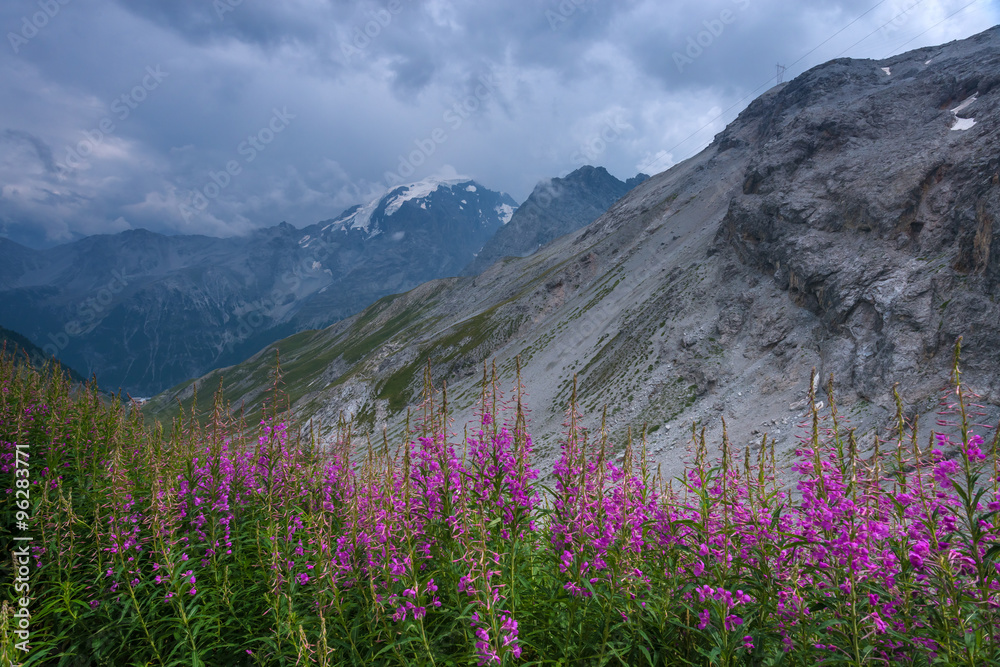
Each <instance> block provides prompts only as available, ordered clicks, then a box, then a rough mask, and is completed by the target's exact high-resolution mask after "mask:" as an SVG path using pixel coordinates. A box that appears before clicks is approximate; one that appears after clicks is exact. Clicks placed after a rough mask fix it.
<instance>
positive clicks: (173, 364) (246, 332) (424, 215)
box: [0, 179, 517, 396]
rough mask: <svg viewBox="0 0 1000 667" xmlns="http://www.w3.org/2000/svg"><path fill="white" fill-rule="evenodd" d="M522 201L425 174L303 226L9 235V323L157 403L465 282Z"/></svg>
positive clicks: (108, 383)
mask: <svg viewBox="0 0 1000 667" xmlns="http://www.w3.org/2000/svg"><path fill="white" fill-rule="evenodd" d="M516 206H517V204H516V202H515V201H514V200H513V199H511V198H510V196H509V195H506V194H504V193H499V192H494V191H492V190H489V189H487V188H484V187H483V186H481V185H478V184H476V183H475V182H473V181H470V180H468V179H454V180H452V181H436V180H427V181H421V182H420V183H414V184H410V185H401V186H398V187H395V188H392V189H391V190H390V191H389V192H387V193H386V194H385V195H383V196H381V197H377V198H375V199H374V200H372V201H371V202H369V203H368V204H366V205H365V206H355V207H352V208H350V209H348V210H347V211H344V212H343V213H342V214H341V215H339V216H338V217H336V218H334V219H331V220H327V221H324V222H321V223H318V224H315V225H311V226H309V227H306V228H305V229H301V230H300V229H296V228H295V227H293V226H292V225H289V224H287V223H281V224H279V225H276V226H274V227H270V228H266V229H260V230H256V231H254V232H251V233H250V234H248V235H246V236H243V237H236V238H227V239H219V238H210V237H206V236H184V235H181V236H164V235H161V234H155V233H152V232H149V231H146V230H130V231H127V232H122V233H120V234H111V235H100V236H91V237H87V238H84V239H81V240H78V241H75V242H72V243H67V244H65V245H61V246H56V247H53V248H48V249H45V250H32V249H29V248H25V247H24V246H21V245H18V244H17V243H14V242H12V241H9V240H7V239H3V238H0V325H5V326H8V327H10V328H13V329H15V330H17V331H19V332H21V333H23V334H24V335H26V336H27V337H28V338H29V339H31V340H32V341H34V342H35V343H36V344H37V345H38V346H39V347H41V348H42V349H43V350H44V353H45V354H46V355H48V356H52V355H54V356H57V357H58V358H59V359H61V360H63V361H65V362H67V363H68V364H69V365H71V366H73V367H75V368H78V369H80V370H81V371H82V372H84V374H85V375H87V376H88V377H89V376H90V375H91V374H96V375H97V378H98V381H99V383H100V385H101V386H102V387H103V388H105V389H111V390H117V389H118V388H122V389H124V390H125V391H127V392H130V393H131V394H132V395H134V396H149V395H152V394H154V393H157V392H160V391H163V390H164V389H166V388H168V387H171V386H173V385H175V384H177V383H178V382H180V381H182V380H185V379H188V378H190V377H194V376H198V375H201V374H203V373H206V372H208V371H209V370H211V369H213V368H217V367H219V366H224V365H227V364H232V363H235V362H238V361H240V360H242V359H245V358H246V357H247V356H248V355H250V354H253V353H254V352H255V351H257V350H259V349H260V348H261V347H262V346H264V345H266V344H268V343H270V342H272V341H275V340H278V339H281V338H283V337H285V336H288V335H290V334H292V333H294V332H296V331H301V330H303V329H309V328H315V327H321V326H327V325H329V324H331V323H332V322H336V321H337V320H340V319H342V318H344V317H348V316H350V315H353V314H354V313H357V312H358V311H359V310H361V309H362V308H364V307H365V306H368V305H370V304H371V303H373V302H374V301H376V300H377V299H378V298H380V297H382V296H385V295H386V294H391V293H394V292H399V291H402V290H407V289H410V288H412V287H414V286H415V285H418V284H420V283H422V282H424V281H426V280H430V279H432V278H438V277H441V276H448V275H456V274H458V273H459V272H460V271H461V270H462V267H464V266H465V265H466V264H467V263H468V262H469V261H470V260H472V259H473V257H475V253H476V251H477V250H479V249H480V248H481V247H482V246H483V244H484V243H485V242H486V241H487V240H488V239H489V238H490V237H491V236H492V235H493V234H494V233H495V232H496V230H497V229H499V228H501V227H502V226H503V224H504V223H506V222H507V221H508V220H509V219H510V216H511V214H512V213H513V211H514V210H515V209H516Z"/></svg>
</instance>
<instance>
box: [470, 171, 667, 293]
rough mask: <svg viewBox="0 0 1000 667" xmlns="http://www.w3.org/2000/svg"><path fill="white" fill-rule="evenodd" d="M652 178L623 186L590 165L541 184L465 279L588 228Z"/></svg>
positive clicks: (643, 177) (485, 248)
mask: <svg viewBox="0 0 1000 667" xmlns="http://www.w3.org/2000/svg"><path fill="white" fill-rule="evenodd" d="M647 178H649V176H647V175H646V174H638V175H636V176H633V177H632V178H630V179H628V180H627V181H624V182H623V181H619V180H618V179H617V178H615V177H614V176H612V175H611V174H609V173H608V172H607V170H606V169H605V168H604V167H591V166H585V167H580V168H579V169H577V170H576V171H574V172H572V173H571V174H569V175H567V176H565V177H564V178H552V179H548V180H545V181H542V182H540V183H539V184H538V185H536V186H535V189H534V191H532V193H531V194H530V195H529V196H528V198H527V199H526V200H525V201H524V203H523V204H521V206H520V208H518V210H517V211H515V212H514V215H513V217H511V219H510V222H509V223H508V224H507V225H505V226H504V227H502V228H501V229H500V230H498V231H497V233H496V235H494V236H493V238H491V239H490V240H489V241H487V242H486V245H485V246H483V249H482V250H480V251H479V253H478V254H477V255H476V259H475V260H474V261H473V262H472V263H470V264H469V266H467V267H466V269H465V271H464V273H465V275H476V274H478V273H482V272H483V271H484V270H486V269H487V268H489V266H490V265H491V264H493V263H494V262H495V261H497V260H498V259H500V258H501V257H526V256H528V255H530V254H531V253H533V252H535V251H536V250H538V249H539V248H540V247H541V246H543V245H545V244H546V243H548V242H550V241H553V240H555V239H557V238H559V237H560V236H563V235H565V234H569V233H570V232H575V231H576V230H578V229H580V228H581V227H586V226H587V225H589V224H590V223H591V222H593V221H594V220H596V219H597V218H598V216H600V215H601V214H603V213H604V212H605V211H607V210H608V207H610V206H611V205H612V204H614V203H615V202H616V201H618V200H619V199H621V198H622V196H624V195H625V193H626V192H628V191H629V190H631V189H632V188H634V187H635V186H637V185H639V184H640V183H642V182H643V181H644V180H646V179H647Z"/></svg>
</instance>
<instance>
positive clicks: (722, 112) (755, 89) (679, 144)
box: [639, 0, 923, 172]
mask: <svg viewBox="0 0 1000 667" xmlns="http://www.w3.org/2000/svg"><path fill="white" fill-rule="evenodd" d="M885 2H886V0H879V2H876V3H875V4H874V5H872V6H871V7H870V8H869V9H868V10H867V11H865V12H864V13H863V14H861V15H860V16H858V17H857V18H855V19H854V20H853V21H851V22H850V23H848V24H847V25H845V26H844V27H843V28H841V29H840V30H838V31H837V32H835V33H833V34H832V35H830V36H829V37H827V38H826V39H824V40H823V41H822V42H820V43H819V44H817V45H816V46H814V47H813V48H811V49H809V50H808V51H806V52H805V53H804V54H803V55H802V56H801V57H799V58H798V60H796V61H795V62H793V63H792V64H791V65H788V67H794V66H795V65H796V64H797V63H799V62H801V61H802V60H803V59H805V58H807V57H809V55H810V54H811V53H813V52H814V51H816V49H819V48H821V47H822V46H823V45H824V44H826V43H827V42H829V41H830V40H831V39H833V38H834V37H836V36H837V35H839V34H840V33H842V32H844V31H845V30H847V29H848V28H850V27H851V26H852V25H854V24H855V23H857V22H858V21H860V20H861V19H862V18H864V17H865V16H867V15H868V14H870V13H872V12H873V11H875V10H876V9H878V8H879V7H880V6H881V5H884V4H885ZM920 2H923V0H920ZM911 9H912V7H911ZM907 11H909V10H907ZM905 13H906V12H903V14H905ZM901 15H902V14H899V15H897V16H894V17H893V20H895V19H896V18H898V16H901ZM786 69H787V68H786ZM770 81H771V79H770V78H768V79H767V80H766V81H764V82H763V83H762V84H760V85H759V86H757V87H756V88H754V89H753V90H751V91H750V92H749V93H747V94H746V95H744V96H743V97H741V98H740V99H738V100H736V101H735V102H734V103H733V104H731V105H729V106H728V107H726V108H725V109H723V110H722V111H721V112H720V113H719V114H718V115H717V116H715V117H714V118H712V119H711V120H709V121H708V122H707V123H705V124H704V125H702V126H701V127H699V128H698V129H697V130H695V131H694V132H692V133H691V134H689V135H688V136H686V137H684V138H683V139H681V140H680V141H678V142H677V143H676V144H674V145H673V146H672V147H671V148H669V149H668V150H666V151H662V152H661V153H660V157H657V158H654V159H653V161H652V162H650V163H649V164H647V165H646V166H645V167H640V168H639V171H643V172H644V171H646V170H647V169H649V168H650V167H652V166H653V165H654V164H656V163H657V162H659V161H660V159H661V158H662V156H663V154H664V153H668V154H669V153H671V152H672V151H674V150H675V149H676V148H678V147H679V146H681V145H682V144H683V143H684V142H686V141H687V140H689V139H691V138H693V137H695V136H697V135H698V133H699V132H701V131H702V130H704V129H705V128H706V127H710V126H711V125H712V124H713V123H714V122H715V121H717V120H719V119H720V118H722V117H723V116H724V115H725V114H726V113H727V112H728V111H730V110H732V109H733V108H735V107H737V106H739V104H740V103H742V102H743V101H744V100H745V99H747V98H748V97H750V96H751V95H755V94H756V93H757V91H759V90H760V89H761V88H763V87H764V86H766V85H767V84H768V83H770Z"/></svg>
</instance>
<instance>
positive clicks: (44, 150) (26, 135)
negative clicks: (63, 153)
mask: <svg viewBox="0 0 1000 667" xmlns="http://www.w3.org/2000/svg"><path fill="white" fill-rule="evenodd" d="M4 137H5V138H6V139H8V140H13V141H25V142H27V143H28V144H29V145H30V146H31V147H32V148H34V149H35V154H36V155H37V156H38V160H39V161H40V162H41V163H42V166H43V167H44V168H45V171H46V173H48V174H50V175H53V176H54V175H55V174H56V172H57V171H58V170H57V169H56V161H55V160H53V159H52V149H51V148H49V145H48V144H47V143H45V142H44V141H42V140H41V139H40V138H38V137H36V136H35V135H33V134H31V133H30V132H25V131H24V130H6V131H5V132H4Z"/></svg>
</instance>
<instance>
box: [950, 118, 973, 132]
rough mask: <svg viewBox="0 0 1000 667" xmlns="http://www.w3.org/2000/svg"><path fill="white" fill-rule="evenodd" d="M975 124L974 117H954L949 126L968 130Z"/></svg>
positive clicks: (954, 128)
mask: <svg viewBox="0 0 1000 667" xmlns="http://www.w3.org/2000/svg"><path fill="white" fill-rule="evenodd" d="M975 124H976V119H975V118H956V119H955V124H954V125H952V126H951V129H953V130H968V129H969V128H971V127H972V126H973V125H975Z"/></svg>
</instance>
